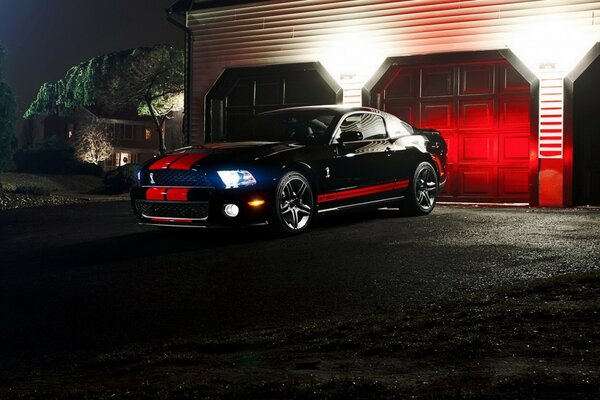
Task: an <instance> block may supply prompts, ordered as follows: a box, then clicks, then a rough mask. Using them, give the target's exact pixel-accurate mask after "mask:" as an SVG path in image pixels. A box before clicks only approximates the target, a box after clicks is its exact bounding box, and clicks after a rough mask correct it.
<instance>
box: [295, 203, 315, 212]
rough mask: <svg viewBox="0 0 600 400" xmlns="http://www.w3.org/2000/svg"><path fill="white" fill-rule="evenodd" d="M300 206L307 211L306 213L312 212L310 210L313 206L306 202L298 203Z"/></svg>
mask: <svg viewBox="0 0 600 400" xmlns="http://www.w3.org/2000/svg"><path fill="white" fill-rule="evenodd" d="M298 208H300V209H301V210H302V211H305V212H306V213H310V211H311V210H312V208H311V207H310V206H309V205H308V204H304V203H302V202H300V203H298Z"/></svg>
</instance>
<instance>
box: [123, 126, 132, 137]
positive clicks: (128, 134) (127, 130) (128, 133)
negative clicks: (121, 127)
mask: <svg viewBox="0 0 600 400" xmlns="http://www.w3.org/2000/svg"><path fill="white" fill-rule="evenodd" d="M123 139H125V140H133V126H131V125H125V131H124V134H123Z"/></svg>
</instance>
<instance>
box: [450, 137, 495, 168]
mask: <svg viewBox="0 0 600 400" xmlns="http://www.w3.org/2000/svg"><path fill="white" fill-rule="evenodd" d="M497 154H498V151H497V143H496V136H495V135H490V134H484V133H483V134H470V133H469V134H462V133H461V134H459V149H458V162H459V163H480V164H481V163H495V162H496V161H497Z"/></svg>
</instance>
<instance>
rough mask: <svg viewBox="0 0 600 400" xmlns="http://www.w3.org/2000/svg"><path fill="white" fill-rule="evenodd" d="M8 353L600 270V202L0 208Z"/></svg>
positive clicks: (359, 307)
mask: <svg viewBox="0 0 600 400" xmlns="http://www.w3.org/2000/svg"><path fill="white" fill-rule="evenodd" d="M0 252H1V254H2V263H1V266H0V325H1V326H2V329H1V330H0V346H2V349H1V351H2V352H3V353H5V354H12V353H23V354H25V353H31V352H33V353H38V352H42V353H43V352H46V351H55V350H57V349H59V350H60V349H64V350H71V349H75V350H82V349H83V350H84V349H86V348H104V347H108V348H110V347H112V346H115V345H120V344H125V343H138V342H148V341H160V340H166V339H172V338H174V337H180V336H186V335H190V334H201V335H216V334H222V333H225V332H236V331H240V330H244V329H253V328H258V327H261V328H262V327H277V326H282V325H285V324H289V323H298V322H300V323H304V322H306V321H311V320H314V321H317V323H318V321H319V320H323V319H328V320H336V319H343V318H347V317H359V316H364V315H369V314H370V313H372V312H373V311H375V310H382V309H383V310H397V309H402V308H403V307H405V306H407V305H411V306H414V305H419V304H423V305H425V304H428V303H430V302H432V301H435V300H437V299H440V298H447V297H450V296H453V295H454V294H457V293H463V292H465V291H473V290H478V289H482V288H485V287H492V286H498V285H502V284H506V283H511V282H514V281H516V280H521V279H527V278H534V277H548V276H554V275H559V274H563V273H569V272H575V271H583V270H590V269H597V268H599V267H600V212H598V211H593V210H545V209H534V210H532V209H526V208H519V209H513V208H476V207H472V208H465V207H449V206H447V207H438V208H437V209H436V210H435V211H434V212H433V214H431V215H430V216H427V217H418V218H407V217H399V216H397V215H396V213H395V212H394V211H391V210H380V211H377V212H369V213H362V214H354V215H345V216H337V217H329V218H326V219H323V220H321V221H320V222H319V223H318V224H317V226H316V227H315V228H313V229H311V230H310V231H309V232H307V233H305V234H303V235H301V236H299V237H293V238H285V239H274V238H272V237H270V236H268V235H267V234H266V233H265V232H264V231H263V230H261V229H243V230H236V231H229V230H225V231H212V230H211V231H196V230H182V231H159V230H156V229H155V228H152V227H144V226H140V225H137V224H136V222H135V221H134V219H133V218H132V215H131V213H130V210H129V206H128V204H127V202H112V203H95V204H83V205H73V206H61V207H40V208H35V209H21V210H10V211H2V212H0Z"/></svg>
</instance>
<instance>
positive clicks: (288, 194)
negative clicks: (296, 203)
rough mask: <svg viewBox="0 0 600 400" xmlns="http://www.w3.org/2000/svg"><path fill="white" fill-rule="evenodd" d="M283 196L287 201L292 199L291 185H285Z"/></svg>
mask: <svg viewBox="0 0 600 400" xmlns="http://www.w3.org/2000/svg"><path fill="white" fill-rule="evenodd" d="M283 194H284V196H285V197H286V198H288V199H292V198H293V197H294V191H293V190H292V185H291V183H288V184H287V185H285V187H284V188H283Z"/></svg>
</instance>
